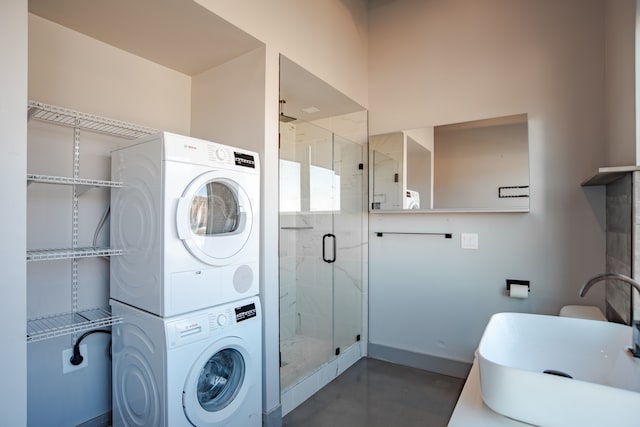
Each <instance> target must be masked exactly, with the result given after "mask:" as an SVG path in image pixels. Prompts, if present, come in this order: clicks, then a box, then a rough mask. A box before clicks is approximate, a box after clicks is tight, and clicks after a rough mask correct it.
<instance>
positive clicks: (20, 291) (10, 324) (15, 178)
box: [0, 0, 27, 426]
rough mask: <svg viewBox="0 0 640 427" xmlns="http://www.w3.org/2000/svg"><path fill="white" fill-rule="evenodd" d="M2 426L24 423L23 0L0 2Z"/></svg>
mask: <svg viewBox="0 0 640 427" xmlns="http://www.w3.org/2000/svg"><path fill="white" fill-rule="evenodd" d="M0 62H2V67H0V93H1V94H2V96H0V139H1V140H2V142H1V143H0V177H1V178H2V182H3V190H2V206H4V207H10V208H9V209H3V210H2V213H1V214H0V235H2V241H1V243H0V272H1V273H0V294H1V295H2V302H1V303H0V321H1V322H2V324H3V325H5V328H4V331H3V332H2V348H3V352H2V357H1V358H0V364H1V366H2V368H1V369H0V375H1V377H2V382H1V385H0V424H2V425H7V426H23V425H26V423H27V383H26V376H27V372H26V370H27V356H26V352H27V347H26V341H25V336H26V325H25V319H26V291H25V282H26V258H25V255H26V225H25V224H26V223H25V221H26V196H25V194H26V180H25V175H26V172H27V171H26V166H27V147H26V141H27V129H26V123H27V117H26V105H27V104H26V102H27V2H25V1H22V0H6V1H3V2H2V5H1V6H0Z"/></svg>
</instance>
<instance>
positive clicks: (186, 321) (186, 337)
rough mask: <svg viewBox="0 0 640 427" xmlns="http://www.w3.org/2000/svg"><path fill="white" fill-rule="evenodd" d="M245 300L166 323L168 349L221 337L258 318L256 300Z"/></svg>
mask: <svg viewBox="0 0 640 427" xmlns="http://www.w3.org/2000/svg"><path fill="white" fill-rule="evenodd" d="M249 301H250V302H247V301H246V300H245V301H244V302H240V303H237V304H227V305H224V306H220V307H213V308H210V309H208V310H204V311H200V312H199V313H197V314H193V315H191V316H188V315H185V316H184V317H180V316H178V317H179V318H178V319H176V320H168V321H167V322H166V328H165V332H166V337H167V345H168V346H169V348H173V347H179V346H181V345H186V344H190V343H192V342H196V341H200V340H202V339H206V338H210V337H211V335H214V334H215V335H221V334H224V331H225V330H227V329H229V328H233V327H241V326H240V325H242V324H244V322H247V321H249V320H251V319H254V320H255V318H256V317H257V316H258V307H257V304H258V302H257V300H256V299H254V300H249Z"/></svg>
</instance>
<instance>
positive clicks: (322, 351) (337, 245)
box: [279, 120, 364, 391]
mask: <svg viewBox="0 0 640 427" xmlns="http://www.w3.org/2000/svg"><path fill="white" fill-rule="evenodd" d="M363 172H364V171H363V145H362V144H359V143H356V142H352V141H349V140H348V139H347V138H345V137H342V136H340V135H337V134H335V133H334V132H332V131H330V130H327V129H325V128H322V127H320V126H317V125H316V124H313V123H308V122H304V121H300V120H296V121H295V122H290V123H280V249H279V250H280V254H279V259H280V359H281V360H280V383H281V390H283V391H284V390H286V389H287V388H289V387H291V386H293V385H295V384H296V383H297V382H299V381H300V380H302V379H304V378H305V377H307V376H308V375H309V374H311V373H312V372H314V371H315V370H317V369H318V368H319V367H321V366H322V365H323V364H325V363H327V362H328V361H330V360H332V359H333V358H335V357H336V356H338V355H339V354H340V352H341V351H344V350H345V349H346V348H348V347H350V346H351V345H353V344H354V343H356V342H357V341H359V340H360V334H361V331H362V295H363V294H362V283H363V281H362V265H363V263H362V262H363V260H362V242H363V235H362V234H363V232H362V230H363V218H364V216H363V209H364V205H363V198H364V187H363V176H364V175H363Z"/></svg>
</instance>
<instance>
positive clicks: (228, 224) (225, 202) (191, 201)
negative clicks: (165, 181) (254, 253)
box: [176, 171, 253, 265]
mask: <svg viewBox="0 0 640 427" xmlns="http://www.w3.org/2000/svg"><path fill="white" fill-rule="evenodd" d="M176 222H177V224H176V225H177V229H178V237H180V239H181V240H182V242H183V243H184V245H185V247H186V248H187V250H189V252H191V254H192V255H193V256H195V257H196V258H198V259H199V260H200V261H202V262H204V263H207V264H210V265H227V264H230V263H231V262H233V259H234V256H235V255H238V254H239V253H240V252H241V251H242V248H243V247H244V245H245V244H246V243H247V240H248V239H249V237H250V235H251V232H252V228H253V210H252V206H251V202H250V200H249V197H248V196H247V193H246V191H245V190H244V189H243V188H242V186H241V185H240V184H239V183H238V182H236V181H234V180H232V179H229V178H228V177H225V176H223V174H222V173H221V172H220V171H211V172H206V173H203V174H202V175H200V176H198V177H197V178H196V179H194V180H193V181H191V183H190V184H189V185H188V186H187V188H186V189H185V191H184V193H183V195H182V197H181V198H180V199H179V200H178V207H177V214H176Z"/></svg>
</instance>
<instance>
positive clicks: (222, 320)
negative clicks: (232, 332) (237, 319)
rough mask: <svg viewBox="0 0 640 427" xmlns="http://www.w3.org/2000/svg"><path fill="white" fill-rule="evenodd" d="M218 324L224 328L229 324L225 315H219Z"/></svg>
mask: <svg viewBox="0 0 640 427" xmlns="http://www.w3.org/2000/svg"><path fill="white" fill-rule="evenodd" d="M216 322H218V326H224V325H226V324H227V316H225V315H224V314H218V317H217V318H216Z"/></svg>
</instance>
